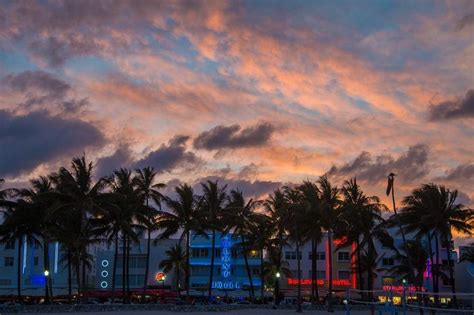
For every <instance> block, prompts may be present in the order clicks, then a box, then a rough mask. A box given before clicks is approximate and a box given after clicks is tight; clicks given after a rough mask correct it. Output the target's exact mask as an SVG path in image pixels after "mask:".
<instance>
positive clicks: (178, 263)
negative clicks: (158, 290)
mask: <svg viewBox="0 0 474 315" xmlns="http://www.w3.org/2000/svg"><path fill="white" fill-rule="evenodd" d="M165 253H166V256H167V258H166V259H164V260H162V261H161V262H160V265H159V267H160V268H161V269H163V272H164V273H165V274H167V273H169V272H174V273H175V275H176V290H177V291H178V295H179V296H180V295H181V284H180V283H181V272H182V271H183V269H184V267H185V264H186V254H185V253H184V252H183V249H182V247H181V245H179V244H176V245H174V246H173V247H171V248H170V249H168V250H167V251H166V252H165Z"/></svg>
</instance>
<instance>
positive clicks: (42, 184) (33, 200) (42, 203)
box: [16, 176, 57, 303]
mask: <svg viewBox="0 0 474 315" xmlns="http://www.w3.org/2000/svg"><path fill="white" fill-rule="evenodd" d="M30 183H31V186H32V188H30V189H20V190H16V194H17V195H18V196H19V197H20V198H22V199H23V200H24V201H26V202H27V203H28V207H29V208H30V211H31V212H32V213H33V212H34V213H35V214H34V217H35V219H36V223H35V224H36V226H37V231H36V233H37V235H38V236H40V237H41V240H42V247H43V269H44V270H45V271H46V270H47V271H49V270H50V265H49V244H50V242H51V241H53V240H54V238H55V233H54V231H55V229H56V224H55V222H54V218H53V217H52V215H51V211H52V208H53V206H54V205H55V204H56V202H57V201H56V196H54V195H53V194H54V191H53V185H52V182H51V181H50V179H49V178H48V177H44V176H40V177H39V178H38V179H34V180H31V182H30ZM51 278H52V274H51V273H50V275H49V276H48V277H46V279H45V293H46V295H45V301H46V303H49V297H50V296H52V280H51Z"/></svg>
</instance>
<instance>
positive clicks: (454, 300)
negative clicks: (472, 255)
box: [444, 233, 457, 308]
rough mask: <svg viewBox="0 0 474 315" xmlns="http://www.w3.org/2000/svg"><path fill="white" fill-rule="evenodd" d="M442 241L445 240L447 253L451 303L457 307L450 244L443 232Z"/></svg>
mask: <svg viewBox="0 0 474 315" xmlns="http://www.w3.org/2000/svg"><path fill="white" fill-rule="evenodd" d="M444 241H445V242H446V252H447V255H448V268H449V282H450V284H451V292H453V304H454V307H455V308H457V298H456V283H455V278H454V270H453V267H454V266H453V263H452V260H451V244H450V243H449V240H448V235H447V233H444Z"/></svg>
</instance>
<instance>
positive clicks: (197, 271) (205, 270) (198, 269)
mask: <svg viewBox="0 0 474 315" xmlns="http://www.w3.org/2000/svg"><path fill="white" fill-rule="evenodd" d="M209 271H210V268H209V266H191V274H192V275H193V276H208V275H209ZM218 274H220V273H218Z"/></svg>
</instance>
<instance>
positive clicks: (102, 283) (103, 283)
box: [100, 281, 109, 289]
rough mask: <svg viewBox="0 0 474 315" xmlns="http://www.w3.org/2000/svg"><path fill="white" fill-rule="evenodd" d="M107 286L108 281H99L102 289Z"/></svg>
mask: <svg viewBox="0 0 474 315" xmlns="http://www.w3.org/2000/svg"><path fill="white" fill-rule="evenodd" d="M108 286H109V283H108V282H107V281H102V282H101V283H100V287H101V288H102V289H107V288H108Z"/></svg>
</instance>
